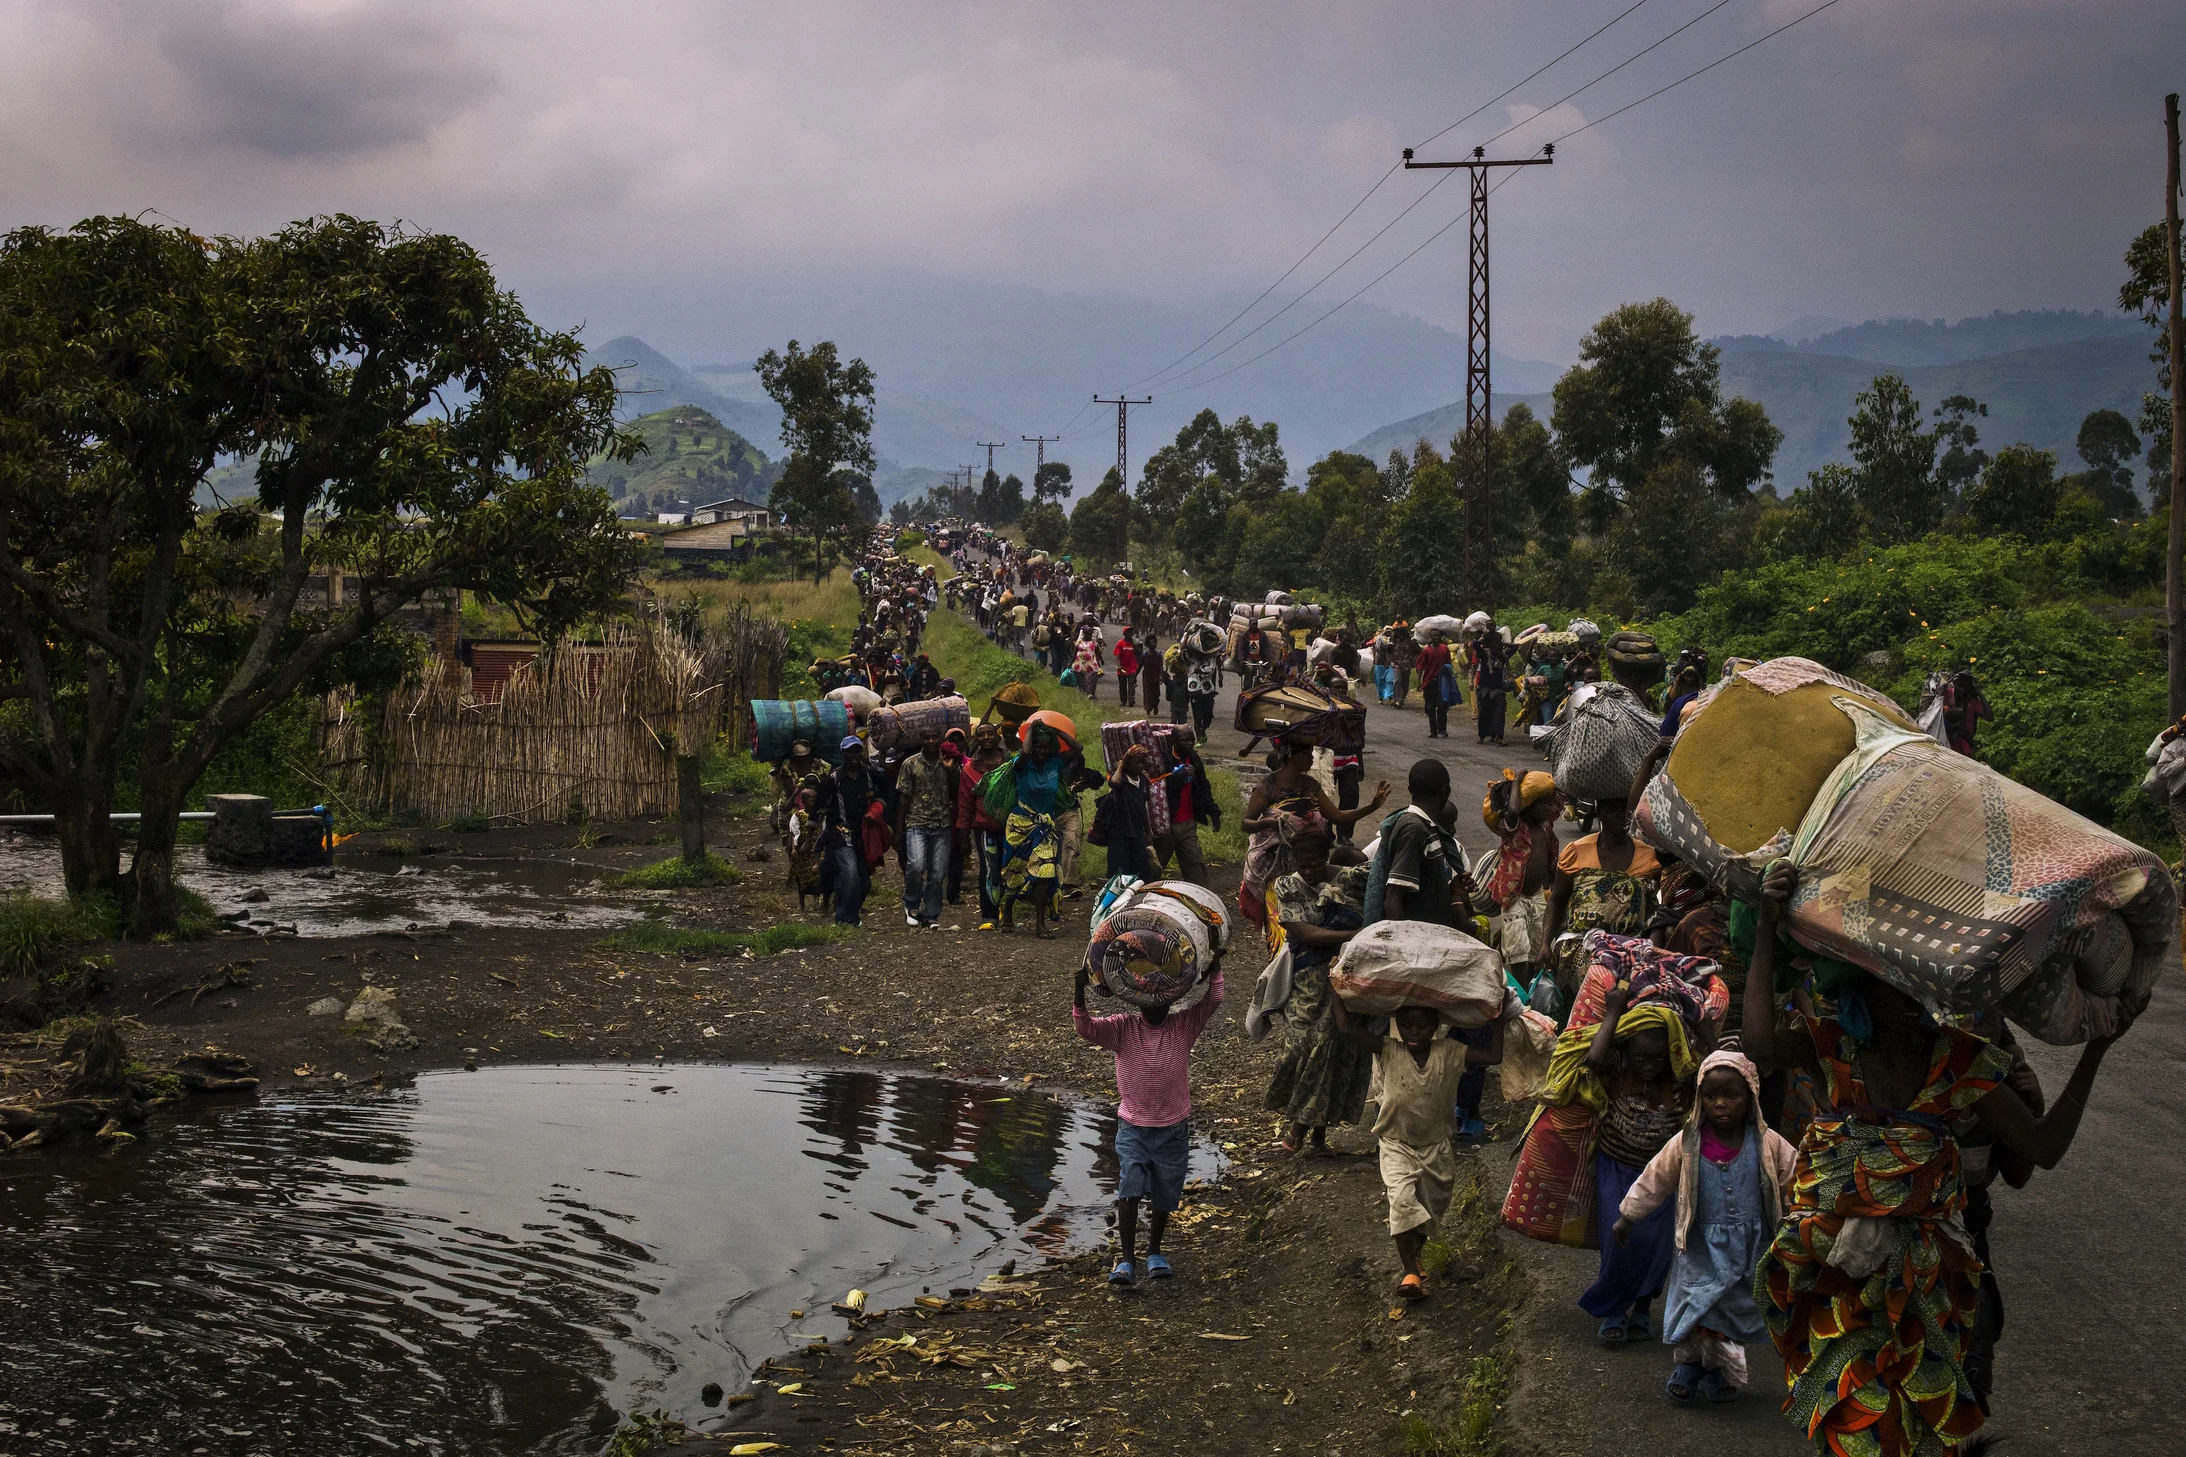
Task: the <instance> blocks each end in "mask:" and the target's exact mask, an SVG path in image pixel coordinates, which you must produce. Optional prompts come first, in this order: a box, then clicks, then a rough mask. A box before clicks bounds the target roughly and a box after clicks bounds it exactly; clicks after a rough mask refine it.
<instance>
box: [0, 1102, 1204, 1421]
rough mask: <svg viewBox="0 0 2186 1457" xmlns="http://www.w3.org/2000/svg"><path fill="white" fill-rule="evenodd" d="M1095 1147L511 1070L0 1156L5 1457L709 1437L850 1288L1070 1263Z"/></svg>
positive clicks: (889, 1113) (894, 1290)
mask: <svg viewBox="0 0 2186 1457" xmlns="http://www.w3.org/2000/svg"><path fill="white" fill-rule="evenodd" d="M1113 1130H1114V1115H1113V1113H1112V1111H1110V1110H1108V1109H1107V1108H1105V1107H1103V1106H1099V1105H1095V1104H1091V1103H1080V1102H1075V1101H1071V1100H1067V1099H1064V1098H1059V1097H1054V1096H1050V1095H1047V1094H1044V1093H1039V1092H1035V1091H1031V1090H1029V1089H1024V1088H1019V1087H1008V1086H1001V1085H996V1084H982V1083H973V1082H965V1081H959V1080H953V1079H948V1078H939V1077H931V1076H915V1075H909V1074H891V1073H884V1072H865V1071H856V1070H848V1069H836V1068H815V1067H785V1066H781V1065H766V1066H736V1065H720V1064H691V1065H684V1066H668V1067H658V1068H630V1067H624V1066H613V1067H605V1066H575V1067H506V1068H496V1069H492V1070H488V1071H482V1072H476V1073H460V1072H452V1073H435V1074H430V1075H427V1076H425V1077H422V1078H420V1079H419V1080H418V1082H417V1085H416V1087H415V1088H414V1089H410V1090H406V1091H403V1092H400V1093H393V1094H388V1095H386V1096H383V1097H378V1098H374V1099H372V1100H370V1101H367V1102H340V1101H333V1100H327V1101H299V1102H295V1103H274V1102H270V1101H268V1102H265V1103H262V1104H256V1105H242V1106H236V1107H230V1108H227V1109H222V1110H217V1111H212V1110H206V1111H199V1112H196V1113H193V1114H191V1115H188V1116H184V1117H181V1118H177V1119H175V1120H173V1121H171V1122H166V1123H161V1124H156V1125H155V1126H154V1128H153V1129H152V1131H151V1133H150V1135H149V1136H148V1137H147V1138H146V1139H145V1140H144V1141H143V1142H141V1143H139V1144H137V1145H135V1146H133V1147H129V1148H125V1149H123V1150H120V1151H118V1152H115V1153H108V1154H101V1153H90V1152H84V1153H67V1154H55V1155H43V1156H35V1157H23V1158H17V1159H10V1160H7V1161H5V1162H0V1231H4V1241H5V1248H6V1249H7V1251H8V1254H7V1258H6V1259H5V1261H0V1306H4V1308H5V1309H6V1310H7V1312H8V1315H7V1318H6V1320H5V1321H0V1451H5V1452H8V1453H11V1454H14V1453H32V1452H51V1453H64V1452H65V1453H81V1452H87V1451H94V1450H96V1451H103V1452H113V1451H127V1452H159V1453H208V1454H211V1453H220V1454H228V1453H232V1454H239V1457H240V1454H259V1453H266V1454H273V1453H281V1454H288V1453H298V1452H308V1453H313V1454H333V1453H380V1452H390V1451H394V1452H430V1453H451V1454H453V1453H511V1454H513V1453H531V1452H550V1453H593V1452H597V1451H599V1450H600V1449H601V1447H602V1445H603V1444H604V1442H605V1440H606V1438H607V1436H608V1435H609V1434H610V1433H611V1432H612V1431H613V1430H614V1428H615V1426H616V1424H617V1422H618V1419H619V1416H618V1414H619V1413H623V1412H628V1411H632V1410H639V1409H642V1410H645V1411H652V1410H654V1409H655V1408H663V1409H665V1410H667V1411H669V1412H670V1413H673V1414H677V1415H681V1416H683V1417H684V1418H685V1419H687V1420H690V1421H692V1422H694V1423H707V1422H713V1421H718V1420H719V1419H720V1409H719V1408H714V1409H709V1408H707V1407H706V1406H705V1405H703V1403H702V1400H701V1397H700V1391H701V1388H702V1387H704V1386H705V1385H706V1383H708V1382H719V1383H721V1384H722V1385H723V1386H724V1387H726V1388H727V1389H728V1390H729V1391H730V1392H735V1391H736V1390H738V1389H739V1387H741V1386H744V1385H745V1384H746V1383H747V1382H748V1381H749V1378H750V1376H751V1373H752V1371H753V1369H754V1368H755V1367H756V1366H757V1365H758V1364H759V1363H760V1362H761V1361H763V1360H764V1359H765V1358H766V1357H767V1356H769V1355H772V1354H777V1353H780V1352H782V1351H784V1350H786V1349H790V1348H793V1347H795V1346H798V1345H800V1344H803V1343H806V1342H808V1341H810V1340H813V1339H816V1338H818V1337H820V1336H839V1335H840V1334H841V1333H842V1332H843V1330H844V1326H843V1324H842V1322H841V1321H840V1320H838V1319H836V1318H834V1317H833V1316H831V1315H830V1314H829V1313H828V1307H829V1305H830V1304H831V1303H832V1302H834V1301H836V1300H840V1299H841V1298H842V1297H843V1295H844V1294H845V1292H847V1291H848V1290H850V1289H852V1288H860V1289H864V1290H867V1291H869V1292H870V1293H871V1297H872V1302H871V1303H872V1305H873V1307H874V1308H876V1309H877V1308H884V1307H894V1306H900V1305H905V1304H908V1303H910V1301H911V1300H913V1299H914V1298H915V1297H916V1296H918V1295H919V1294H920V1293H921V1292H922V1291H924V1290H926V1289H928V1288H929V1287H931V1288H932V1289H934V1290H936V1291H942V1290H945V1289H946V1288H947V1287H950V1286H952V1285H954V1286H961V1285H965V1284H968V1283H971V1282H972V1280H973V1279H974V1278H975V1277H976V1276H977V1275H979V1274H982V1273H987V1272H991V1271H992V1270H994V1269H996V1268H997V1267H999V1266H1000V1265H1001V1263H1002V1262H1003V1261H1005V1260H1007V1259H1009V1258H1011V1257H1013V1256H1015V1257H1017V1258H1020V1259H1024V1258H1027V1257H1029V1256H1032V1255H1036V1254H1059V1253H1067V1252H1070V1251H1073V1250H1076V1249H1083V1248H1086V1247H1089V1246H1090V1245H1091V1244H1092V1243H1093V1242H1094V1241H1095V1240H1096V1239H1097V1238H1098V1237H1099V1235H1100V1232H1101V1228H1102V1224H1101V1220H1102V1216H1103V1214H1104V1213H1105V1210H1106V1207H1107V1203H1108V1200H1109V1198H1110V1196H1111V1191H1112V1190H1113V1189H1114V1180H1115V1169H1114V1163H1113V1158H1112V1156H1111V1154H1110V1153H1109V1145H1110V1142H1111V1138H1112V1135H1113ZM1217 1159H1218V1156H1217V1155H1216V1154H1214V1153H1213V1151H1212V1150H1211V1149H1208V1148H1205V1147H1202V1148H1199V1149H1196V1150H1195V1153H1194V1172H1195V1173H1196V1174H1199V1175H1201V1176H1208V1175H1211V1174H1213V1173H1214V1172H1215V1169H1216V1162H1217ZM792 1311H802V1312H804V1314H803V1315H802V1316H793V1315H792V1314H791V1312H792Z"/></svg>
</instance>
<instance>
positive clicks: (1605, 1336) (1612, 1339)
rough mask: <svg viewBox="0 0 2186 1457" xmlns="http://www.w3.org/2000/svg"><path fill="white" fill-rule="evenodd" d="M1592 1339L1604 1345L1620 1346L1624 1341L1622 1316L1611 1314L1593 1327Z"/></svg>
mask: <svg viewBox="0 0 2186 1457" xmlns="http://www.w3.org/2000/svg"><path fill="white" fill-rule="evenodd" d="M1594 1339H1595V1340H1596V1341H1598V1342H1600V1343H1601V1344H1602V1345H1605V1346H1621V1345H1623V1344H1624V1342H1625V1329H1624V1317H1623V1316H1621V1315H1612V1316H1609V1317H1607V1318H1605V1319H1604V1320H1603V1321H1602V1323H1601V1324H1600V1325H1598V1326H1596V1327H1594Z"/></svg>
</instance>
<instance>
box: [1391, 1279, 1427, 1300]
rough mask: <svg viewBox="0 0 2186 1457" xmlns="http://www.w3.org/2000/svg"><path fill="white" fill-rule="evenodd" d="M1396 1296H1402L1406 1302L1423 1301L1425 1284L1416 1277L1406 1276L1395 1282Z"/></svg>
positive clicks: (1425, 1289)
mask: <svg viewBox="0 0 2186 1457" xmlns="http://www.w3.org/2000/svg"><path fill="white" fill-rule="evenodd" d="M1397 1294H1399V1295H1401V1296H1403V1297H1404V1298H1405V1299H1406V1300H1425V1299H1426V1298H1427V1282H1426V1281H1425V1280H1424V1279H1422V1278H1420V1277H1419V1276H1417V1275H1406V1276H1405V1277H1404V1278H1403V1279H1401V1280H1399V1281H1398V1282H1397Z"/></svg>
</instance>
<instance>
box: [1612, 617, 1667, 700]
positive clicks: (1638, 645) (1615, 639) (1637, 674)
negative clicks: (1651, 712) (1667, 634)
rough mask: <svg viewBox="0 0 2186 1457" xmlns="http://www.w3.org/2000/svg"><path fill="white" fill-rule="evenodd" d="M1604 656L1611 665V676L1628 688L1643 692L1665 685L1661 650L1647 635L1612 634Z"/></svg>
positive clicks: (1639, 633) (1631, 633)
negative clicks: (1663, 682) (1658, 685)
mask: <svg viewBox="0 0 2186 1457" xmlns="http://www.w3.org/2000/svg"><path fill="white" fill-rule="evenodd" d="M1602 656H1603V657H1604V658H1605V659H1606V660H1607V661H1608V664H1609V676H1610V677H1612V678H1614V679H1616V680H1617V681H1618V682H1619V683H1622V684H1623V685H1624V686H1625V687H1627V688H1631V689H1635V690H1638V691H1642V692H1644V691H1645V690H1647V689H1650V688H1653V687H1654V686H1656V685H1657V684H1659V683H1660V682H1662V673H1663V668H1664V663H1663V658H1662V649H1661V647H1660V646H1658V645H1657V644H1656V642H1655V640H1654V638H1652V637H1651V636H1649V635H1648V634H1646V633H1644V632H1631V631H1629V630H1628V631H1624V632H1619V633H1614V634H1612V635H1611V636H1610V639H1609V641H1608V643H1607V644H1606V645H1605V646H1604V648H1603V652H1602Z"/></svg>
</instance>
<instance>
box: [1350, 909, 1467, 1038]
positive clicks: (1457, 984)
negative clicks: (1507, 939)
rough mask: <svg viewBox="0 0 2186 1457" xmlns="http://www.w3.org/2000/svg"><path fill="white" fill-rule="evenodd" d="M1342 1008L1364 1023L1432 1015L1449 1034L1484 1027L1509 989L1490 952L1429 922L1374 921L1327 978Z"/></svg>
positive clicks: (1352, 940)
mask: <svg viewBox="0 0 2186 1457" xmlns="http://www.w3.org/2000/svg"><path fill="white" fill-rule="evenodd" d="M1328 984H1329V987H1330V988H1331V989H1332V990H1333V991H1334V992H1335V993H1336V995H1337V996H1339V997H1342V998H1343V1001H1344V1005H1345V1006H1346V1007H1348V1008H1350V1009H1351V1010H1352V1011H1354V1012H1357V1013H1360V1014H1361V1015H1364V1016H1368V1017H1386V1016H1388V1015H1389V1014H1390V1013H1392V1012H1394V1011H1396V1010H1397V1009H1398V1008H1399V1007H1432V1008H1434V1010H1435V1011H1437V1012H1439V1013H1441V1014H1442V1020H1443V1021H1445V1022H1447V1023H1449V1024H1450V1025H1451V1026H1453V1027H1485V1026H1487V1025H1488V1023H1490V1022H1492V1021H1494V1020H1495V1019H1496V1018H1497V1017H1499V1016H1501V1015H1502V1014H1503V1009H1504V998H1505V997H1506V995H1507V994H1508V989H1507V988H1506V986H1505V985H1504V981H1503V958H1502V957H1501V956H1500V955H1499V954H1497V952H1496V950H1495V948H1494V947H1492V946H1489V945H1486V944H1484V943H1482V942H1479V941H1476V940H1474V939H1473V938H1472V937H1470V936H1468V935H1466V934H1465V933H1464V932H1463V931H1459V930H1456V929H1454V928H1453V927H1450V926H1438V925H1435V924H1434V923H1433V922H1431V921H1377V922H1375V923H1374V924H1373V925H1371V926H1368V927H1367V928H1366V929H1365V930H1363V931H1361V932H1359V934H1358V935H1356V936H1354V937H1352V938H1351V939H1350V940H1349V941H1347V942H1345V943H1344V948H1343V951H1342V952H1341V953H1340V954H1339V955H1338V956H1337V958H1336V964H1335V965H1334V966H1333V967H1331V968H1330V970H1329V973H1328Z"/></svg>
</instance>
